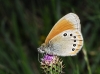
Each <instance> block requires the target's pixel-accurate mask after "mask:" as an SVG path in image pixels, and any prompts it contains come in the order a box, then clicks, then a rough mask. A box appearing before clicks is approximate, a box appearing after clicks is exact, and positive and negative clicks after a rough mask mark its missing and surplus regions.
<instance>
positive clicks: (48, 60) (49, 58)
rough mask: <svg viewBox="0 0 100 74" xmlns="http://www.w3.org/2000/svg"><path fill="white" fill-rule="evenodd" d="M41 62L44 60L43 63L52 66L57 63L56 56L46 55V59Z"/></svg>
mask: <svg viewBox="0 0 100 74" xmlns="http://www.w3.org/2000/svg"><path fill="white" fill-rule="evenodd" d="M41 60H42V63H44V64H47V65H51V64H53V63H55V60H56V56H54V55H50V54H46V55H44V57H43V58H42V59H41Z"/></svg>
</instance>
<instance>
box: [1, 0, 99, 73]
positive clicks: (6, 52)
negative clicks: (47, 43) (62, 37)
mask: <svg viewBox="0 0 100 74" xmlns="http://www.w3.org/2000/svg"><path fill="white" fill-rule="evenodd" d="M70 12H74V13H76V14H77V15H78V16H79V18H80V20H81V25H82V33H83V37H84V47H83V51H81V52H80V53H79V54H78V55H77V56H74V57H63V58H62V59H63V61H64V64H65V69H64V70H63V71H64V72H65V74H100V70H99V69H100V64H99V62H100V54H99V52H100V38H99V37H100V34H99V33H100V25H99V24H100V21H99V19H100V1H99V0H95V1H94V0H84V1H81V0H0V74H41V73H42V71H41V70H40V65H39V62H38V52H37V47H38V46H39V45H40V44H41V43H42V42H43V41H44V39H45V37H46V36H47V34H48V33H49V31H50V29H51V28H52V26H53V25H54V24H55V23H56V22H57V20H59V19H60V18H61V17H62V16H64V15H65V14H67V13H70Z"/></svg>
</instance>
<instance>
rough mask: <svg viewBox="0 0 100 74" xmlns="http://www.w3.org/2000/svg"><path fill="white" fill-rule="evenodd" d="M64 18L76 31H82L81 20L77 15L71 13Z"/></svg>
mask: <svg viewBox="0 0 100 74" xmlns="http://www.w3.org/2000/svg"><path fill="white" fill-rule="evenodd" d="M64 18H65V19H66V20H68V21H70V22H71V23H72V24H73V25H74V26H75V28H76V29H78V30H79V31H81V25H80V19H79V17H78V16H77V15H76V14H75V13H69V14H67V15H65V16H64Z"/></svg>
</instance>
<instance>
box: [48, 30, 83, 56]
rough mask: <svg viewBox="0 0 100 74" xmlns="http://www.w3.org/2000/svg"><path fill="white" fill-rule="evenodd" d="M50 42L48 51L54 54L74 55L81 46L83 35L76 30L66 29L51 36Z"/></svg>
mask: <svg viewBox="0 0 100 74" xmlns="http://www.w3.org/2000/svg"><path fill="white" fill-rule="evenodd" d="M80 41H81V43H80ZM50 42H51V44H52V48H51V51H50V52H51V53H53V54H54V55H58V56H74V55H76V54H77V53H78V52H79V51H80V50H81V48H82V46H83V37H82V35H81V33H80V31H78V30H66V31H63V32H62V33H60V34H58V35H57V36H55V37H54V38H52V39H51V40H50ZM80 45H81V46H80Z"/></svg>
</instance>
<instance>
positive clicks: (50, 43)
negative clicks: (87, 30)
mask: <svg viewBox="0 0 100 74" xmlns="http://www.w3.org/2000/svg"><path fill="white" fill-rule="evenodd" d="M82 46H83V36H82V33H81V24H80V19H79V17H78V16H77V15H76V14H75V13H69V14H67V15H65V16H64V17H62V18H61V19H60V20H59V21H58V22H57V23H56V24H55V25H54V27H53V28H52V29H51V31H50V33H49V34H48V36H47V38H46V39H45V42H44V43H43V44H42V45H41V46H40V47H39V48H38V51H39V52H40V53H47V54H51V55H57V56H74V55H76V54H77V53H78V52H79V51H80V50H81V48H82Z"/></svg>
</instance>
